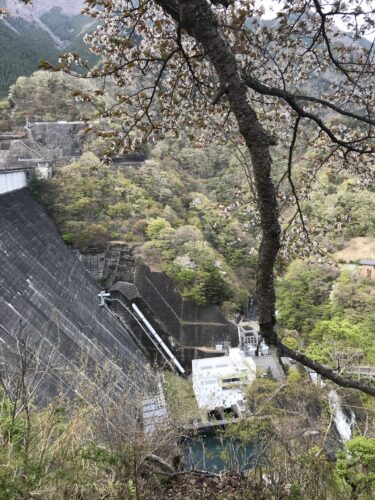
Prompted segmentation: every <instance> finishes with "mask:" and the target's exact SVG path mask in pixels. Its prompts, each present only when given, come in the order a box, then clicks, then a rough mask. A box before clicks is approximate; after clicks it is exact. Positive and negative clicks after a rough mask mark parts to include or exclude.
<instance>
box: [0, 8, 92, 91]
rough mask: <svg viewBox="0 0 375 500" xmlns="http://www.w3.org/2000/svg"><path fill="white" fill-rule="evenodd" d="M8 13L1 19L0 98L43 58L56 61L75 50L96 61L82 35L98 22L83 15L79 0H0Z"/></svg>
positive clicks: (31, 71)
mask: <svg viewBox="0 0 375 500" xmlns="http://www.w3.org/2000/svg"><path fill="white" fill-rule="evenodd" d="M0 7H1V8H4V9H5V10H6V11H7V13H8V14H7V16H6V17H4V18H3V19H0V47H1V49H2V50H1V52H0V98H1V97H4V96H5V95H7V93H8V89H9V87H10V85H12V84H13V83H14V82H15V81H16V79H17V78H18V77H19V76H29V75H31V74H32V73H33V72H34V71H35V70H36V69H37V68H38V63H39V61H40V60H41V59H47V60H48V61H49V62H51V63H56V62H57V60H58V57H59V54H61V53H62V52H65V51H74V52H78V53H80V54H82V56H83V57H85V58H87V59H89V60H91V61H92V62H93V61H94V60H95V57H94V56H93V55H92V54H90V52H89V51H88V50H87V47H86V46H85V44H84V42H83V36H84V34H85V33H87V32H88V31H89V30H90V28H92V27H93V26H94V25H95V24H96V22H95V21H93V20H92V19H90V18H89V17H86V16H83V15H82V14H80V11H81V9H82V7H83V2H81V1H79V0H35V2H34V5H32V6H31V5H23V4H22V3H20V2H18V0H0Z"/></svg>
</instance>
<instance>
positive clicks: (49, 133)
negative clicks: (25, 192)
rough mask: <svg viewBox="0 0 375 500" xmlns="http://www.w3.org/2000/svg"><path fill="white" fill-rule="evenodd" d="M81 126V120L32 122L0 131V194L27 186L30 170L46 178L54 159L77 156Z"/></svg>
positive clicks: (60, 159)
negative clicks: (15, 128)
mask: <svg viewBox="0 0 375 500" xmlns="http://www.w3.org/2000/svg"><path fill="white" fill-rule="evenodd" d="M83 127H84V124H83V123H82V122H66V121H59V122H35V123H27V124H26V125H25V127H23V128H22V129H20V130H18V131H16V132H9V133H5V134H0V194H1V193H7V192H10V191H14V190H17V189H21V188H23V187H25V186H27V184H28V183H29V181H30V179H31V177H32V174H33V172H37V174H38V175H39V176H40V177H48V176H49V175H50V174H51V167H52V164H53V163H54V162H56V161H59V162H68V161H70V160H71V159H72V158H76V157H78V156H80V155H81V153H82V141H81V138H80V131H81V130H82V129H83Z"/></svg>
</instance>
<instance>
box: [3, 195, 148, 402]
mask: <svg viewBox="0 0 375 500" xmlns="http://www.w3.org/2000/svg"><path fill="white" fill-rule="evenodd" d="M99 291H100V287H99V285H98V284H97V283H96V282H95V280H94V279H93V278H92V277H91V276H90V274H89V273H88V272H87V271H86V269H85V268H84V266H83V265H82V263H81V262H80V261H79V259H78V258H77V256H76V255H75V254H74V253H73V252H72V250H71V249H70V248H68V247H67V246H66V245H65V244H64V242H63V241H62V239H61V237H60V236H59V234H58V233H57V230H56V228H55V226H54V225H53V223H52V221H51V220H50V219H49V217H48V216H47V214H46V213H45V211H44V209H43V208H42V207H41V206H40V205H39V204H38V203H37V202H36V201H35V200H34V199H33V198H32V196H31V195H30V194H29V192H28V191H27V190H24V189H23V190H20V191H15V192H12V193H8V194H4V195H1V196H0V371H3V370H4V369H5V370H8V371H9V370H12V369H15V365H16V364H17V363H18V355H17V351H18V349H19V345H20V341H21V343H23V344H27V346H28V348H29V349H31V350H32V349H34V350H37V351H38V360H39V367H38V370H39V372H43V370H44V369H45V368H46V367H48V373H49V375H48V377H46V378H45V380H44V382H43V384H42V385H41V388H42V390H43V394H42V395H41V397H42V399H44V400H48V399H49V398H50V397H52V396H53V395H54V394H55V393H56V390H57V389H58V388H59V387H61V386H63V387H64V388H65V389H66V390H67V391H68V392H69V391H75V387H74V380H75V378H74V376H73V375H72V374H73V373H75V374H77V373H79V370H77V369H78V368H80V363H82V359H83V358H84V359H85V367H86V368H87V370H88V372H89V373H88V375H89V377H87V376H86V378H90V373H92V371H93V370H95V369H97V368H99V370H100V369H102V367H103V366H104V365H105V364H107V365H109V366H110V370H111V373H112V374H114V375H115V377H116V387H117V390H119V391H121V392H123V391H124V390H126V391H128V393H129V394H130V393H134V394H135V393H138V394H139V393H146V392H148V391H153V389H154V387H155V386H156V380H155V376H154V374H153V373H152V372H151V370H150V368H149V365H148V363H147V360H146V358H145V357H144V356H143V354H142V352H141V351H140V349H139V348H138V346H137V344H136V343H135V341H134V340H133V338H132V332H131V330H130V329H129V328H127V327H126V326H125V325H123V324H121V323H120V321H119V320H118V318H117V317H116V316H115V315H114V314H113V313H112V312H111V311H110V310H108V308H106V307H100V306H99V299H98V296H97V294H98V292H99ZM52 353H53V363H52V361H51V356H52ZM57 367H58V369H57ZM34 375H35V373H34ZM86 375H87V373H86ZM84 376H85V375H84ZM114 396H115V395H114Z"/></svg>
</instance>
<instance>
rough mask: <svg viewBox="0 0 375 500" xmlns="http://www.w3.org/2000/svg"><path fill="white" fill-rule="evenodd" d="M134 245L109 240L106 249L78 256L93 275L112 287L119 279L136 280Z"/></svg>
mask: <svg viewBox="0 0 375 500" xmlns="http://www.w3.org/2000/svg"><path fill="white" fill-rule="evenodd" d="M133 253H134V245H130V244H128V243H125V242H122V241H109V242H108V244H107V248H106V249H105V251H101V252H98V253H96V254H83V253H79V252H78V251H77V255H78V258H79V259H80V261H81V262H82V264H83V265H84V266H85V268H86V269H87V270H88V271H89V273H90V274H91V276H93V277H94V278H95V279H96V280H99V281H100V282H101V283H103V285H104V286H106V287H110V286H112V285H113V284H114V283H116V282H117V281H127V282H133V281H134V270H135V261H134V257H133Z"/></svg>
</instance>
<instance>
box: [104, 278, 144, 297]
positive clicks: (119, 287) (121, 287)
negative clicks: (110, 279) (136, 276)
mask: <svg viewBox="0 0 375 500" xmlns="http://www.w3.org/2000/svg"><path fill="white" fill-rule="evenodd" d="M110 291H111V292H120V293H122V294H123V295H125V297H126V298H127V299H128V300H134V299H136V298H137V297H140V294H139V291H138V288H137V287H136V286H135V285H134V284H133V283H128V282H127V281H116V283H115V284H114V285H112V286H111V288H110Z"/></svg>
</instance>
